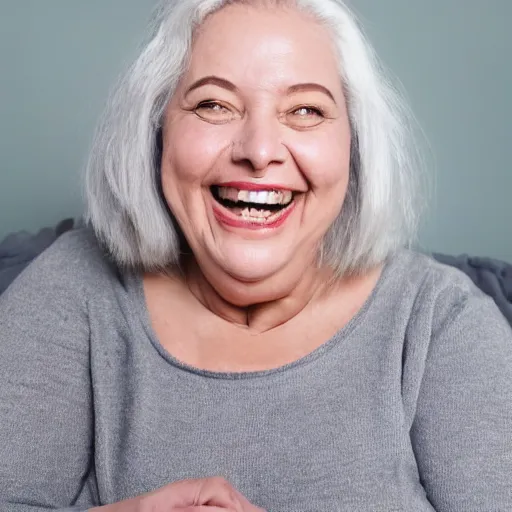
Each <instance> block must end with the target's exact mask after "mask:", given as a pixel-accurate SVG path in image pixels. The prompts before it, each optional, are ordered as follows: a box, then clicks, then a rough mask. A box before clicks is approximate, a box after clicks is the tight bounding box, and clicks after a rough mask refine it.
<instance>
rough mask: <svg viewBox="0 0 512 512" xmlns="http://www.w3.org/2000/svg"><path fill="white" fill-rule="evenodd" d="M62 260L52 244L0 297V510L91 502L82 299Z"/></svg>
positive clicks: (63, 254) (85, 320)
mask: <svg viewBox="0 0 512 512" xmlns="http://www.w3.org/2000/svg"><path fill="white" fill-rule="evenodd" d="M70 259H72V258H70V257H69V256H68V255H67V254H66V251H65V250H64V248H63V247H62V244H60V243H59V242H57V244H55V245H54V246H52V247H51V248H50V249H48V250H47V251H46V252H45V253H43V255H41V256H40V257H39V258H38V259H37V260H36V261H35V262H34V263H32V264H31V265H30V266H29V267H28V268H27V269H26V270H25V271H24V272H23V273H22V274H21V276H19V277H18V279H17V280H16V281H15V282H14V283H13V284H12V285H11V286H10V288H8V289H7V291H6V292H5V293H4V294H3V295H2V296H0V510H1V511H2V512H5V511H8V512H11V511H12V512H25V511H26V512H29V511H30V512H36V511H41V510H47V509H56V508H57V509H59V508H61V509H66V510H67V509H70V508H71V507H72V508H73V510H77V509H82V510H86V509H87V508H88V507H89V506H91V505H93V504H94V503H93V502H94V501H95V498H94V496H95V493H96V491H95V485H94V477H93V473H94V471H93V469H92V429H93V425H92V412H91V383H90V370H89V349H88V344H89V330H88V316H87V302H86V299H85V293H84V290H83V289H82V286H81V284H80V279H79V277H78V276H79V274H80V265H79V264H78V262H77V261H76V260H75V261H72V262H70V261H69V260H70ZM73 269H75V270H73Z"/></svg>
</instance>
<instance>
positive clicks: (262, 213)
mask: <svg viewBox="0 0 512 512" xmlns="http://www.w3.org/2000/svg"><path fill="white" fill-rule="evenodd" d="M230 209H231V211H232V212H233V213H234V214H235V215H238V216H239V217H242V218H243V219H244V220H250V221H251V222H257V223H265V222H268V221H269V220H271V219H270V217H276V216H278V215H279V213H280V212H281V210H279V211H276V212H273V211H270V210H256V209H255V208H230Z"/></svg>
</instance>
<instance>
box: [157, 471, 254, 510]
mask: <svg viewBox="0 0 512 512" xmlns="http://www.w3.org/2000/svg"><path fill="white" fill-rule="evenodd" d="M171 485H172V492H169V499H168V501H167V505H168V506H170V507H171V509H175V508H177V509H180V508H184V509H186V508H187V507H199V506H208V507H209V508H210V509H212V508H213V507H219V508H220V509H224V511H226V510H229V511H232V512H245V511H244V508H243V506H242V502H241V501H240V497H239V495H238V493H237V492H236V491H235V489H234V488H233V486H231V484H230V483H229V482H228V481H227V480H226V479H225V478H222V477H212V478H201V479H190V480H182V481H179V482H174V483H173V484H171ZM169 491H171V489H169ZM207 512H212V511H211V510H208V511H207Z"/></svg>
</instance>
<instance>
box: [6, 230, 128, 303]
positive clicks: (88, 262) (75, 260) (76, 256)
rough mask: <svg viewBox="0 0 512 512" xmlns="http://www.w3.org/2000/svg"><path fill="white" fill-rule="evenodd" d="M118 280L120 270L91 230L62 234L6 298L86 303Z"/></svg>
mask: <svg viewBox="0 0 512 512" xmlns="http://www.w3.org/2000/svg"><path fill="white" fill-rule="evenodd" d="M116 279H118V270H117V268H116V267H115V265H114V264H113V263H112V262H111V261H110V259H109V257H108V256H107V254H106V253H105V252H104V251H103V249H102V248H101V246H100V244H99V242H98V240H97V239H96V237H95V235H94V233H93V232H92V230H91V229H89V228H81V229H77V230H73V231H69V232H67V233H64V234H63V235H61V236H60V237H59V238H58V239H57V240H56V241H55V242H54V243H53V244H52V245H51V246H50V247H49V248H48V249H46V250H45V251H44V252H43V253H41V254H40V255H39V256H38V257H37V258H36V259H35V260H34V261H33V262H32V263H31V264H30V265H29V266H28V267H27V268H26V269H25V270H24V271H23V272H22V273H21V274H20V275H19V276H18V277H17V279H16V280H15V281H14V282H13V283H12V284H11V286H10V287H9V288H8V289H7V291H6V292H5V293H4V294H3V295H2V299H5V300H7V299H8V298H9V297H12V296H18V297H20V296H26V297H29V296H33V295H36V294H37V295H38V296H39V297H46V298H48V297H50V296H52V295H55V296H59V297H60V298H61V299H63V298H64V297H69V296H71V295H73V296H75V297H76V298H80V299H83V300H85V299H86V298H87V297H88V296H90V295H91V293H95V292H97V290H98V289H99V288H101V287H102V286H104V285H105V283H106V282H108V281H112V280H116Z"/></svg>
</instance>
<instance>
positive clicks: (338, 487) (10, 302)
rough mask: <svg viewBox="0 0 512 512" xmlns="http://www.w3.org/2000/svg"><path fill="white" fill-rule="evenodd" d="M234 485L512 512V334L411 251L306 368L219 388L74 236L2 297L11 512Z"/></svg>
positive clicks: (5, 471) (3, 487)
mask: <svg viewBox="0 0 512 512" xmlns="http://www.w3.org/2000/svg"><path fill="white" fill-rule="evenodd" d="M172 314H173V312H172V311H170V312H169V315H170V316H171V317H172ZM173 321H176V322H179V321H180V319H179V318H174V319H173ZM216 475H222V476H224V477H226V478H227V479H228V480H229V481H230V482H231V483H232V484H233V485H234V486H235V487H236V488H237V489H238V490H240V491H241V492H242V493H243V494H244V495H245V496H246V497H247V498H248V499H249V500H250V501H251V502H253V503H254V504H255V505H258V506H260V507H263V508H265V509H266V510H268V511H269V512H331V511H332V512H339V511H348V512H359V511H361V512H379V511H383V512H384V511H385V512H391V511H396V512H398V511H400V512H416V511H417V512H423V511H425V512H426V511H432V510H435V511H438V512H491V511H493V512H511V511H512V331H511V329H510V327H509V325H508V324H507V323H506V321H505V320H504V318H503V316H502V315H501V314H500V313H499V311H498V309H497V308H496V306H495V305H494V303H493V301H492V300H491V299H490V298H488V297H487V296H485V295H483V294H482V293H481V292H480V291H479V290H478V289H477V288H476V287H475V286H474V285H473V284H472V283H471V281H470V280H469V279H468V278H467V277H466V276H464V275H463V274H462V273H460V272H459V271H457V270H455V269H451V268H448V267H445V266H443V265H441V264H439V263H435V262H434V261H432V260H430V259H429V258H427V257H425V256H422V255H419V254H416V253H414V252H408V251H401V252H399V253H398V254H396V255H395V256H394V257H392V258H390V259H389V260H388V262H387V264H386V266H385V269H384V272H383V274H382V276H381V278H380V280H379V282H378V285H377V287H376V288H375V290H374V292H373V293H372V295H371V296H370V298H369V299H368V300H367V301H366V303H365V305H364V307H363V308H362V309H361V310H360V311H359V313H358V314H357V315H356V316H355V317H354V318H353V319H352V320H351V321H350V323H349V324H348V325H346V326H345V327H344V328H343V329H341V330H340V331H339V332H338V333H337V334H336V335H335V336H333V337H332V338H331V339H329V340H326V341H325V343H324V344H323V345H322V346H321V347H320V348H318V349H316V350H315V351H313V352H312V353H310V354H309V355H307V356H306V357H303V358H302V359H300V360H298V361H295V362H294V363H292V364H288V365H286V366H282V367H280V368H277V369H273V370H266V371H260V372H248V373H220V372H209V371H203V370H200V369H197V368H193V367H190V366H188V365H186V364H183V363H182V362H180V361H178V360H176V359H175V358H173V357H172V356H171V355H170V354H168V353H167V352H166V351H165V350H164V348H163V347H162V346H161V345H160V344H159V342H158V340H157V339H156V337H155V334H154V332H153V331H152V329H151V326H150V323H149V319H148V313H147V310H146V306H145V301H144V296H143V291H142V284H141V277H140V276H138V275H134V274H128V273H122V272H120V271H118V270H117V269H116V268H115V266H114V265H112V264H111V263H109V261H108V259H107V258H106V257H105V256H104V255H103V254H102V252H101V251H100V249H99V248H98V245H97V243H96V241H95V239H94V237H93V236H92V235H91V234H90V233H89V232H88V231H86V230H81V231H74V232H71V233H68V234H66V235H63V236H62V237H61V238H60V239H59V240H58V241H57V242H56V243H55V244H54V245H53V246H52V247H51V248H50V249H48V250H47V251H46V252H45V253H44V254H43V255H42V256H41V257H39V258H38V259H37V260H36V262H34V263H33V264H32V265H31V266H30V267H29V268H28V269H27V270H25V271H24V273H23V274H22V275H21V276H20V277H19V278H18V279H17V281H16V282H15V283H14V284H13V285H11V287H10V288H9V289H8V290H7V292H6V293H5V294H4V295H2V296H1V297H0V510H1V511H16V512H22V511H23V512H25V511H27V512H28V511H31V512H35V511H39V510H45V509H52V508H66V507H73V506H74V507H76V508H77V509H83V510H85V509H87V508H88V507H91V506H94V505H98V504H107V503H112V502H116V501H119V500H122V499H125V498H128V497H132V496H135V495H139V494H141V493H144V492H146V491H149V490H152V489H155V488H158V487H161V486H163V485H165V484H167V483H169V482H173V481H176V480H181V479H185V478H201V477H208V476H216Z"/></svg>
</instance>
